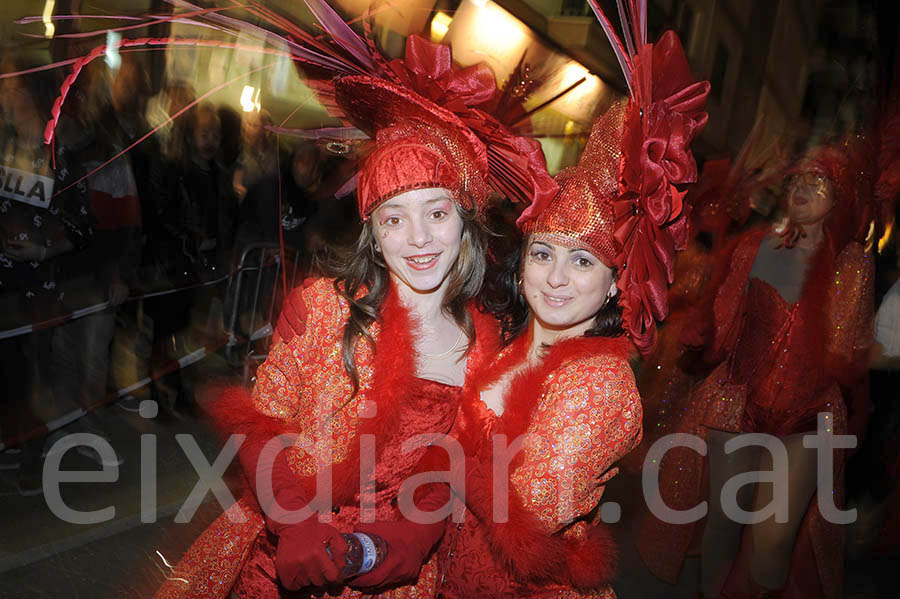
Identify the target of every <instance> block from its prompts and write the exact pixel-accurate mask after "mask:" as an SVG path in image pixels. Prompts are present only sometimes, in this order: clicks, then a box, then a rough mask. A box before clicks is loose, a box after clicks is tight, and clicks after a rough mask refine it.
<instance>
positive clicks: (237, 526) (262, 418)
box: [156, 279, 496, 599]
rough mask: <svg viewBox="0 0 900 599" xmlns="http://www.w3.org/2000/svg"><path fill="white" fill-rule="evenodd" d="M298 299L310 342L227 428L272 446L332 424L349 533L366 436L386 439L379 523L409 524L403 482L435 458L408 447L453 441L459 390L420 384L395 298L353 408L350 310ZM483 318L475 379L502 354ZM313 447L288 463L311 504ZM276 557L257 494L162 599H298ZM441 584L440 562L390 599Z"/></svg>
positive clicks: (171, 580)
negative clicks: (416, 441) (425, 437)
mask: <svg viewBox="0 0 900 599" xmlns="http://www.w3.org/2000/svg"><path fill="white" fill-rule="evenodd" d="M294 293H295V294H296V293H301V294H302V304H303V305H304V306H306V310H307V316H306V323H305V331H303V333H302V334H299V335H296V336H294V337H293V338H292V339H290V340H289V341H286V342H283V343H280V344H278V345H277V346H276V347H275V348H274V350H273V352H272V353H271V354H270V356H269V358H268V360H266V362H265V364H263V366H262V367H261V368H260V370H259V373H258V381H257V384H256V387H255V388H254V391H253V394H252V397H248V396H246V395H243V396H242V395H241V394H239V393H238V392H232V394H231V395H230V397H227V398H226V399H225V400H224V403H225V404H226V405H223V406H220V407H219V408H217V412H218V417H219V420H220V421H222V422H223V423H224V424H225V426H226V427H227V428H228V430H230V431H231V432H233V433H238V434H247V435H261V436H264V437H269V436H272V435H276V434H282V433H301V434H302V433H308V432H309V431H310V430H315V427H317V426H321V425H322V423H324V422H329V421H330V426H331V431H330V434H331V439H332V441H333V446H332V452H333V453H332V459H333V461H334V466H333V468H332V478H333V498H332V502H333V505H334V508H333V510H332V511H333V515H334V517H333V520H332V525H333V526H334V527H336V528H337V529H338V530H341V531H347V532H349V531H352V530H353V527H354V525H355V524H356V523H357V522H358V521H359V518H360V507H359V506H360V490H359V479H360V474H359V473H360V462H359V458H360V456H359V452H360V436H361V435H364V434H370V435H375V436H376V439H377V441H376V442H377V445H376V464H375V479H376V485H377V488H376V489H377V490H376V494H375V519H376V520H377V521H395V520H398V519H400V518H401V516H400V513H399V511H398V509H397V507H396V505H395V502H392V500H394V499H395V498H396V497H397V494H398V490H399V487H400V483H401V482H402V481H403V480H405V479H406V478H407V477H409V476H410V475H411V474H414V473H416V472H417V471H419V470H421V468H422V467H423V459H422V458H423V455H424V452H425V448H420V449H416V450H413V451H410V452H403V451H402V450H401V448H400V445H401V443H402V442H403V441H404V440H406V439H409V438H411V437H413V436H415V435H418V434H424V433H447V432H448V431H449V430H450V426H451V425H452V423H453V419H454V417H455V416H456V412H457V408H458V405H459V403H458V400H459V388H458V387H451V386H447V385H443V384H440V383H435V382H432V381H425V380H422V379H418V378H416V376H415V373H414V370H413V368H411V362H410V358H409V357H410V356H411V355H414V352H415V350H414V346H413V340H412V331H413V330H414V327H413V322H411V320H410V317H409V314H408V312H407V310H406V309H405V308H404V307H403V306H402V305H401V304H400V302H399V299H398V298H397V295H396V293H395V292H393V291H392V292H390V293H389V295H388V298H387V299H386V301H385V305H384V306H383V308H382V319H381V322H380V323H375V324H373V325H372V326H371V327H370V329H369V332H370V333H371V334H372V337H373V339H374V346H370V345H369V344H367V343H360V344H359V345H358V347H357V351H356V360H357V365H358V368H359V374H360V390H359V393H358V394H357V395H356V396H354V397H353V398H352V399H350V400H349V401H347V398H348V397H350V380H349V377H348V376H347V373H346V372H345V371H344V368H343V365H342V363H341V360H340V355H341V337H342V334H343V330H344V324H345V323H346V320H347V317H348V315H349V308H348V305H347V303H346V301H345V300H343V298H341V297H340V296H339V295H338V294H337V292H336V291H335V290H334V287H333V284H332V281H330V280H328V279H320V280H318V281H316V282H315V283H314V284H313V285H312V286H310V287H308V288H306V289H303V290H302V291H295V292H294ZM293 303H295V304H296V303H297V302H296V298H295V299H294V302H293ZM471 314H472V318H473V320H474V322H475V327H476V335H477V339H476V344H475V347H474V348H473V349H472V350H471V351H470V353H469V355H468V362H467V364H466V372H467V376H468V375H469V373H471V372H472V371H473V370H475V369H476V367H477V366H478V365H479V364H481V363H482V362H483V361H484V360H485V358H488V357H490V356H493V355H494V352H495V348H496V334H494V333H493V331H494V330H495V329H496V325H495V323H494V321H493V318H491V317H489V316H486V315H483V314H481V313H479V312H478V311H476V310H472V311H471ZM329 416H330V417H331V418H330V419H329V418H328V417H329ZM319 434H320V435H321V434H323V432H322V431H320V433H319ZM302 442H303V438H302V437H301V439H300V440H298V442H297V444H296V445H295V446H294V448H292V449H291V450H289V453H288V462H289V464H290V466H291V469H292V470H293V471H294V473H295V474H296V476H297V480H298V482H299V483H300V484H301V485H302V486H303V488H304V490H305V491H306V493H307V495H306V496H307V497H308V498H310V499H311V498H312V497H313V496H314V495H315V494H316V469H317V457H321V456H316V455H315V450H313V451H306V450H304V449H301V444H302ZM273 556H274V544H273V542H272V539H271V537H270V535H268V534H267V531H266V526H265V522H264V520H263V516H262V514H261V513H260V512H259V508H258V506H257V505H256V502H255V501H254V499H253V497H252V496H251V495H249V494H248V495H247V496H245V497H244V498H242V499H241V500H240V501H238V502H237V503H235V504H234V505H233V506H232V507H230V508H229V509H228V510H227V511H226V512H225V513H224V514H223V515H222V516H221V517H219V519H218V520H216V521H215V522H214V523H213V524H212V525H211V526H210V527H209V528H208V529H207V530H206V531H205V532H204V533H203V535H202V536H201V537H200V538H199V539H198V540H197V541H196V542H195V543H194V544H193V546H192V547H191V549H190V550H189V551H188V553H187V554H186V555H185V556H184V558H183V559H182V560H181V562H180V563H179V564H178V566H177V567H176V568H175V570H174V571H173V572H172V573H171V575H170V576H169V577H168V580H167V582H166V583H165V585H164V586H163V587H162V588H161V589H160V591H159V592H158V593H157V595H156V597H157V598H159V599H163V598H172V597H184V598H191V599H196V598H212V597H228V596H229V593H230V592H231V591H232V590H233V591H235V592H236V593H237V594H238V595H239V596H240V597H241V598H242V599H256V598H262V597H266V598H271V597H280V596H292V595H290V594H287V593H286V592H284V591H283V590H282V591H279V587H278V584H277V581H276V580H277V577H276V574H275V568H274V562H273ZM434 584H435V565H434V559H432V560H431V561H429V562H428V563H426V564H425V565H424V566H423V568H422V571H421V574H420V577H419V582H418V584H416V585H415V586H413V587H400V588H398V589H395V590H392V591H390V592H388V593H385V594H384V595H383V596H385V597H431V596H433V593H434V591H433V588H434ZM280 593H281V594H280ZM362 595H363V593H361V592H359V591H356V590H352V589H343V593H342V596H344V597H358V596H362ZM298 596H302V595H298Z"/></svg>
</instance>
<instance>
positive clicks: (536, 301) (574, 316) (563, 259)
mask: <svg viewBox="0 0 900 599" xmlns="http://www.w3.org/2000/svg"><path fill="white" fill-rule="evenodd" d="M614 278H615V277H614V275H613V270H612V269H611V268H610V267H608V266H606V265H605V264H603V262H601V261H600V259H599V258H597V257H596V256H595V255H594V254H592V253H591V252H589V251H588V250H586V249H572V248H571V247H569V246H565V245H559V244H556V243H553V242H552V241H550V240H549V239H545V238H542V237H540V236H536V237H535V236H532V237H530V238H529V240H528V245H527V247H526V252H525V257H524V266H523V269H522V294H523V295H524V296H525V300H526V301H527V302H528V305H529V306H530V307H531V314H532V317H533V318H534V319H535V326H539V327H541V328H543V329H545V330H546V331H548V332H553V333H555V334H557V335H558V336H564V337H575V336H578V335H581V334H583V333H584V332H585V331H587V330H588V329H590V328H591V327H592V326H593V325H594V317H595V316H596V315H597V312H598V311H599V310H600V308H602V307H603V304H604V303H605V302H606V298H607V297H608V296H611V295H615V293H616V283H615V280H614Z"/></svg>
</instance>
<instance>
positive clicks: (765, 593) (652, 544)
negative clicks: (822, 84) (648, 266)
mask: <svg viewBox="0 0 900 599" xmlns="http://www.w3.org/2000/svg"><path fill="white" fill-rule="evenodd" d="M843 150H844V151H842V152H838V151H837V150H836V149H827V150H823V151H820V152H819V153H818V155H816V156H813V157H812V158H808V159H806V160H805V161H803V162H802V163H801V165H800V166H799V167H798V168H797V169H795V174H794V175H793V177H792V179H791V180H790V182H789V186H788V193H787V213H788V217H789V222H788V225H787V227H786V228H784V230H782V231H780V232H779V231H773V230H770V229H768V228H763V229H758V230H753V231H750V232H748V233H747V234H745V235H743V236H742V237H740V238H739V239H738V240H737V242H736V243H734V244H733V245H732V246H731V248H730V249H729V250H728V252H727V253H726V257H725V259H724V260H723V262H722V263H721V264H719V265H718V267H717V269H718V271H719V274H718V275H717V276H714V279H713V287H712V289H713V290H714V293H713V294H712V298H711V302H712V305H711V306H706V307H705V308H704V310H703V314H704V315H705V317H704V318H705V321H706V323H707V326H706V328H705V330H704V331H703V341H704V342H705V346H706V348H707V349H706V352H707V357H708V358H709V361H711V362H719V363H720V364H719V366H718V367H717V368H716V369H715V370H714V371H713V372H712V373H711V374H710V375H709V377H708V378H707V379H706V381H705V382H704V383H702V384H701V385H700V386H699V387H698V388H697V389H696V390H695V391H694V394H693V398H692V400H691V404H690V407H689V409H688V411H687V413H686V415H685V419H684V422H682V424H681V425H680V427H679V429H680V430H681V431H682V432H688V433H693V434H696V435H699V436H701V437H705V439H706V441H707V443H708V452H709V453H708V455H709V475H708V476H709V512H708V515H707V522H706V528H705V530H704V534H703V540H702V557H701V592H702V594H703V596H704V597H718V596H722V597H782V596H784V597H788V596H791V597H793V596H796V597H827V598H832V597H834V598H836V597H840V596H841V585H842V578H843V567H842V566H843V533H842V530H841V528H840V526H839V525H838V524H836V523H831V522H827V521H826V520H825V519H824V518H823V516H822V514H821V513H820V512H819V507H818V505H819V504H818V502H817V500H816V492H817V484H818V481H817V456H816V450H815V449H810V448H806V447H804V445H803V437H804V435H806V434H815V432H816V430H817V419H818V418H819V414H821V413H824V414H825V417H826V418H827V422H828V426H827V429H828V432H829V433H831V432H833V433H834V434H846V431H847V409H846V406H845V401H844V399H843V397H842V393H841V386H851V385H853V384H854V383H855V382H856V381H858V377H859V376H860V374H862V373H864V371H865V367H866V364H865V359H866V356H867V355H868V348H869V346H870V344H871V339H872V314H871V311H872V297H871V294H872V289H871V288H872V278H871V271H872V263H871V256H870V255H869V254H868V253H867V252H866V250H865V248H864V246H863V245H862V243H860V241H864V239H865V231H866V226H867V225H868V222H867V219H866V218H865V217H863V218H860V217H859V215H860V214H865V211H864V210H863V209H862V208H863V206H862V204H861V203H860V202H858V201H856V197H857V195H858V194H859V192H858V189H860V188H861V187H862V185H861V184H860V182H859V181H858V176H859V175H858V172H860V171H859V169H858V168H853V167H852V166H851V164H850V162H849V160H848V155H850V153H849V151H847V148H843ZM864 199H867V198H864ZM698 341H699V339H698V340H696V341H695V342H694V343H695V344H698ZM740 433H764V434H766V435H770V436H771V437H770V438H769V439H770V440H771V441H772V442H773V446H777V445H778V443H776V442H780V443H781V444H782V446H783V447H784V448H785V449H786V454H785V455H786V459H787V464H788V469H789V470H788V474H789V476H788V477H786V479H780V480H778V481H777V482H776V484H777V485H783V484H785V483H784V480H786V481H787V483H786V484H787V487H786V489H782V491H787V496H786V498H784V496H783V495H781V494H778V495H777V496H776V495H773V493H774V491H773V489H774V485H772V484H764V485H758V486H757V488H756V490H755V495H754V493H753V491H754V485H751V484H744V485H743V486H741V487H739V488H737V489H736V495H737V502H738V505H739V506H740V507H741V508H742V509H745V510H748V509H749V510H751V511H754V512H756V511H760V510H763V509H764V508H767V506H770V504H771V506H774V507H775V509H778V510H780V511H781V515H780V516H779V519H781V520H783V521H781V522H776V520H775V518H774V517H772V516H771V515H769V517H767V518H766V519H765V520H763V521H762V522H759V523H754V524H750V525H748V527H747V534H744V535H743V536H744V539H743V541H744V542H743V549H742V551H741V554H742V556H743V557H742V560H739V561H738V563H737V567H734V568H733V563H734V560H735V557H736V556H737V555H738V549H739V547H740V546H741V544H742V543H741V537H742V528H743V527H742V525H741V524H740V523H738V522H737V521H735V518H734V514H729V513H727V512H728V510H727V509H726V508H725V507H723V500H722V496H723V493H722V491H723V486H724V485H725V483H726V481H728V480H729V479H733V477H735V476H737V475H740V474H742V473H746V472H751V471H757V470H759V471H763V472H766V471H771V470H773V457H772V456H773V453H772V451H771V449H770V450H768V451H762V448H760V447H755V448H748V449H742V450H739V451H735V452H728V453H726V452H725V443H726V442H728V441H729V440H732V439H734V438H735V437H736V436H738V435H739V434H740ZM829 451H830V450H829ZM843 453H844V452H843V451H836V452H835V465H836V467H835V473H834V481H833V487H832V488H833V489H834V502H835V504H836V505H837V506H838V507H840V506H841V504H842V500H843V484H842V476H841V471H842V464H843V455H842V454H843ZM701 460H702V458H701V457H700V456H699V454H696V453H693V450H687V449H686V448H675V449H672V450H670V451H669V453H668V455H666V457H665V459H664V461H663V464H662V472H661V479H660V489H661V493H662V497H663V500H664V501H665V503H666V504H667V505H668V507H670V508H672V509H676V510H682V509H689V508H692V507H694V506H695V505H697V504H698V503H699V502H700V501H701V499H702V497H701V492H700V485H701V481H702V478H703V463H702V461H701ZM733 485H734V482H732V483H731V485H730V488H731V489H732V491H731V492H730V493H731V495H734V494H735V489H734V487H733ZM751 506H752V507H751ZM770 509H771V508H770ZM784 516H786V518H785V517H784ZM692 535H693V527H692V526H690V525H687V526H672V525H668V524H666V523H665V522H662V521H658V520H655V519H650V521H648V522H647V523H645V526H644V529H643V530H642V531H641V532H640V537H641V538H640V542H639V546H640V549H641V554H642V556H643V558H644V560H645V561H646V562H647V564H648V566H650V568H651V570H653V571H654V573H656V574H657V575H659V576H660V577H661V578H663V579H667V580H670V581H674V580H675V579H677V576H678V572H679V570H680V568H681V564H682V560H683V558H684V554H685V551H686V550H687V547H688V545H689V544H690V542H691V537H692ZM729 571H731V573H732V574H731V576H730V578H729V576H728V575H729ZM726 581H727V582H726Z"/></svg>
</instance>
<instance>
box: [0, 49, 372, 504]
mask: <svg viewBox="0 0 900 599" xmlns="http://www.w3.org/2000/svg"><path fill="white" fill-rule="evenodd" d="M2 66H3V68H2V69H0V70H2V71H3V72H13V71H18V70H22V69H24V68H27V66H29V65H26V64H20V63H17V62H16V61H14V60H12V59H10V58H6V59H4V61H3V65H2ZM59 93H60V92H59V81H58V80H57V79H56V78H55V77H53V76H49V75H45V73H37V74H33V75H30V76H27V77H11V78H6V79H3V80H0V124H2V134H0V156H2V159H0V165H2V166H0V168H2V185H0V189H2V190H3V191H2V197H0V214H2V217H0V242H2V248H0V249H2V251H0V331H2V333H0V364H2V369H3V372H2V379H3V380H4V382H5V384H6V387H7V393H6V398H7V399H6V402H5V403H6V404H7V405H5V406H4V410H3V413H4V417H3V419H2V421H0V435H2V440H3V443H4V445H5V446H6V447H7V448H11V449H7V450H5V451H4V452H3V453H2V458H3V467H4V468H7V469H18V470H19V473H18V478H19V491H20V492H21V493H23V494H32V493H37V492H39V491H40V465H41V454H42V453H44V454H45V455H46V451H47V450H48V448H49V447H51V446H52V445H53V442H55V441H56V440H58V438H59V437H60V436H61V435H64V434H68V433H69V432H72V431H73V430H78V429H85V428H87V430H90V431H91V432H94V433H98V434H102V433H103V431H102V430H99V429H98V428H97V427H96V426H94V427H92V421H93V420H94V419H93V417H92V415H91V414H90V412H91V411H92V410H93V409H94V408H96V407H97V406H98V405H99V404H101V403H103V402H104V401H105V400H106V399H107V398H110V397H115V396H116V395H117V394H118V395H124V397H123V398H122V399H120V400H119V401H118V406H119V407H121V408H125V409H128V410H135V411H136V410H137V406H138V404H139V402H140V401H141V400H142V399H145V398H153V399H155V400H157V401H158V403H159V405H160V408H161V410H163V412H164V414H168V415H177V414H178V413H179V411H184V410H189V409H190V401H191V400H190V399H189V398H190V393H189V392H187V391H186V390H185V389H184V382H183V381H182V377H181V376H180V374H179V372H178V370H176V371H175V372H174V373H170V374H169V375H168V376H166V377H153V376H152V373H153V372H154V370H158V367H159V366H160V365H164V364H166V363H167V362H171V361H173V360H178V359H180V358H183V357H184V356H185V355H187V354H189V353H190V352H191V351H194V350H196V349H197V348H200V347H203V346H206V345H210V344H216V343H221V342H222V341H223V340H224V339H226V338H227V337H228V336H230V337H231V338H232V340H234V339H236V338H242V337H245V336H246V335H248V334H249V333H251V331H249V330H247V329H248V328H249V327H250V326H251V324H250V323H251V321H253V318H251V315H250V314H249V311H250V308H249V306H252V305H253V302H252V299H253V298H252V294H253V293H254V292H255V291H256V290H255V288H254V287H253V286H252V285H245V286H244V287H245V289H244V291H243V292H241V293H236V291H235V289H234V284H233V280H234V277H233V276H231V275H233V274H234V273H235V272H237V270H238V269H239V268H240V267H241V260H242V259H244V258H246V256H245V255H244V251H245V250H246V249H247V248H249V247H251V246H255V247H262V248H263V249H265V248H277V247H278V245H279V244H280V243H282V242H283V243H284V244H285V247H286V248H287V249H288V252H286V257H287V259H288V260H290V261H291V265H290V266H289V268H290V269H291V272H292V273H293V274H294V275H295V276H296V275H297V273H299V276H305V275H306V274H308V272H309V269H310V268H312V264H311V261H310V259H309V256H311V255H312V253H313V251H314V250H319V249H322V248H323V247H324V246H325V244H326V240H328V241H329V242H333V241H340V240H341V239H343V238H346V237H347V236H348V235H349V236H351V237H352V236H353V235H354V233H355V231H354V230H353V227H354V226H355V224H354V223H355V221H354V219H352V218H345V214H346V213H347V212H348V211H349V213H350V214H352V213H353V211H354V206H353V204H352V200H353V198H352V197H350V198H347V199H345V200H343V201H342V200H338V199H336V198H335V197H334V191H335V189H337V186H340V185H341V184H342V183H343V182H344V181H337V179H339V178H340V177H341V175H342V174H343V173H344V171H346V169H345V168H342V167H341V164H340V162H342V161H340V160H338V159H334V158H332V157H330V155H329V154H328V153H327V152H324V151H323V150H322V149H320V147H319V146H318V145H317V144H315V143H314V142H309V141H305V140H300V141H296V138H294V139H284V138H282V139H280V140H279V139H277V138H276V135H275V134H274V133H273V132H272V131H271V130H270V127H271V125H272V117H271V115H270V114H269V113H268V112H267V111H266V110H264V109H263V110H258V109H257V110H253V111H250V112H244V113H238V112H236V111H235V110H233V109H232V108H229V107H227V106H218V105H216V104H214V103H211V102H207V101H201V102H197V94H196V91H195V90H194V88H193V87H192V85H191V84H190V82H187V81H172V82H170V83H168V84H166V85H163V86H161V89H160V91H159V92H158V93H156V94H152V90H151V84H150V78H149V75H148V69H147V65H146V64H144V63H143V61H141V60H137V59H134V58H133V57H129V56H125V57H124V60H123V61H122V63H121V65H120V66H118V68H116V69H112V68H109V67H107V66H106V65H105V64H103V63H102V62H100V61H98V62H97V63H95V64H94V65H91V68H87V69H85V71H84V72H83V73H82V74H81V77H80V78H79V80H78V82H77V84H76V86H74V87H73V88H72V90H71V91H70V94H69V99H68V102H67V104H66V108H65V110H64V111H63V113H62V114H61V115H60V117H59V121H58V123H57V126H56V137H55V139H54V141H53V143H52V144H50V145H47V144H45V142H44V134H45V127H46V125H47V120H48V115H50V114H51V105H52V102H53V100H54V99H55V98H56V97H57V96H58V95H59ZM334 181H337V182H336V183H335V182H334ZM348 201H349V202H350V204H349V205H348V203H347V202H348ZM264 255H265V256H268V258H269V263H270V264H271V262H272V261H273V260H281V259H282V257H281V256H280V252H279V251H278V250H277V249H272V250H271V251H270V252H269V253H268V254H264ZM294 262H297V264H294ZM268 283H269V284H271V283H272V281H271V276H270V277H269V280H268ZM265 299H266V300H268V299H270V298H265ZM258 303H259V304H260V306H263V305H264V304H265V303H266V302H265V301H262V302H258ZM257 312H259V314H255V315H252V316H254V317H257V318H256V320H255V324H253V326H254V327H255V328H259V327H260V326H264V325H265V319H266V317H267V316H268V315H267V314H265V313H264V312H265V311H264V310H263V309H262V307H259V308H258V309H257ZM147 378H150V379H155V380H151V382H150V383H149V384H147V385H142V386H141V385H139V386H137V388H136V389H135V390H134V391H133V392H132V393H124V394H123V393H119V390H122V389H128V388H129V387H134V386H135V384H136V383H137V382H139V381H142V380H145V379H147ZM85 412H88V413H89V414H88V416H87V417H83V418H77V423H75V424H72V425H70V426H64V427H61V428H59V430H56V431H54V434H52V435H49V436H47V435H46V432H47V426H48V423H51V426H50V428H53V429H56V428H58V426H54V425H52V423H54V422H56V423H57V424H58V422H59V420H60V419H62V420H63V421H66V420H71V419H72V418H73V416H74V417H78V416H81V415H83V413H85ZM82 450H84V451H85V453H86V455H90V456H93V457H95V458H96V459H98V460H99V459H100V458H99V455H97V454H96V452H93V451H92V450H90V449H89V448H82Z"/></svg>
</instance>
